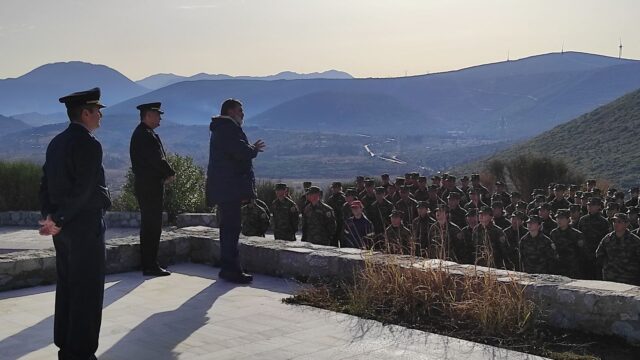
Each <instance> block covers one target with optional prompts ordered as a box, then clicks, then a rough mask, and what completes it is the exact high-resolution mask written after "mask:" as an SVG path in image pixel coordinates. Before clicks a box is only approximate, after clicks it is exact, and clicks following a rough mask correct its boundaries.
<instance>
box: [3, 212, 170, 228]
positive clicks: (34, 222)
mask: <svg viewBox="0 0 640 360" xmlns="http://www.w3.org/2000/svg"><path fill="white" fill-rule="evenodd" d="M41 219H42V216H41V215H40V212H39V211H6V212H0V226H22V227H35V226H38V221H40V220H41ZM167 219H168V216H167V213H166V212H165V213H163V214H162V222H163V224H164V225H167V223H168V221H167ZM104 220H105V223H106V224H107V227H113V228H137V227H140V212H137V211H135V212H134V211H129V212H127V211H107V213H106V214H105V216H104Z"/></svg>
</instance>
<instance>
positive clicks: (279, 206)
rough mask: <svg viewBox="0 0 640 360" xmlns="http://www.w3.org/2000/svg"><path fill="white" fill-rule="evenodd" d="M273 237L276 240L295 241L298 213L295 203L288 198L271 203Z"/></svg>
mask: <svg viewBox="0 0 640 360" xmlns="http://www.w3.org/2000/svg"><path fill="white" fill-rule="evenodd" d="M271 213H272V214H273V215H272V217H271V220H272V223H273V236H274V238H275V239H276V240H290V241H295V240H296V232H297V231H298V223H299V222H300V212H299V211H298V207H297V206H296V203H295V202H293V200H291V199H290V198H288V197H284V198H283V199H282V200H279V199H277V198H276V199H275V200H273V203H271Z"/></svg>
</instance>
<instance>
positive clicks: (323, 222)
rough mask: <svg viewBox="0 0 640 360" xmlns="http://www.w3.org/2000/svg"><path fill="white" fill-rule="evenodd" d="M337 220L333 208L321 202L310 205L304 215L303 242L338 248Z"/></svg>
mask: <svg viewBox="0 0 640 360" xmlns="http://www.w3.org/2000/svg"><path fill="white" fill-rule="evenodd" d="M335 234H336V218H335V215H334V214H333V209H331V206H329V205H327V204H325V203H324V202H322V201H319V202H318V203H317V204H316V205H313V204H311V203H309V205H307V206H306V207H305V208H304V211H303V213H302V241H307V242H310V243H313V244H319V245H329V246H338V243H337V239H336V238H335Z"/></svg>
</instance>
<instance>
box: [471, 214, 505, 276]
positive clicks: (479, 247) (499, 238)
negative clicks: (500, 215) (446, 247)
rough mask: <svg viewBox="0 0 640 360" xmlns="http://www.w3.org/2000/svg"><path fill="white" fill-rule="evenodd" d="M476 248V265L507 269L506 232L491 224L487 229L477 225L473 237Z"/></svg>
mask: <svg viewBox="0 0 640 360" xmlns="http://www.w3.org/2000/svg"><path fill="white" fill-rule="evenodd" d="M471 236H472V239H473V245H474V248H475V264H476V265H480V266H489V267H495V268H504V267H505V258H507V254H508V251H507V237H506V235H505V234H504V231H502V229H500V228H499V227H498V226H496V224H494V223H493V222H491V223H490V224H489V225H487V226H486V227H485V226H484V225H482V224H478V225H476V227H475V228H474V229H473V234H472V235H471Z"/></svg>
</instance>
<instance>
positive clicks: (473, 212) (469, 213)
mask: <svg viewBox="0 0 640 360" xmlns="http://www.w3.org/2000/svg"><path fill="white" fill-rule="evenodd" d="M474 216H478V209H476V208H471V209H469V210H467V217H474Z"/></svg>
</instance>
